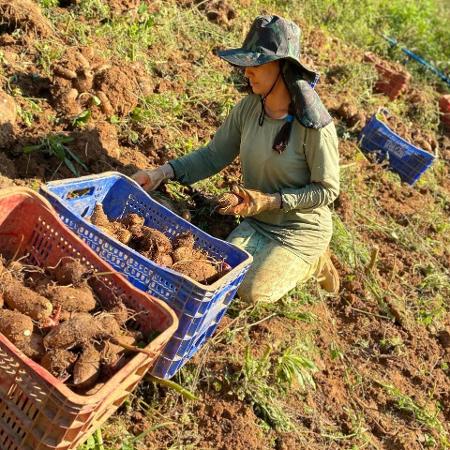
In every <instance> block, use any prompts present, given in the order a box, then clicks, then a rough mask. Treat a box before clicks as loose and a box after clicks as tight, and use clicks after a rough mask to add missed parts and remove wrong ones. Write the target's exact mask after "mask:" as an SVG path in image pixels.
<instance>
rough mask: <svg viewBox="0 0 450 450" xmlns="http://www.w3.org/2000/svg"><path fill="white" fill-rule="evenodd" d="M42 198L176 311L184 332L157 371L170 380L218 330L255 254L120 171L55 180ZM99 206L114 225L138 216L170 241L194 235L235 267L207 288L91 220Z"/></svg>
mask: <svg viewBox="0 0 450 450" xmlns="http://www.w3.org/2000/svg"><path fill="white" fill-rule="evenodd" d="M41 193H42V194H43V195H44V196H45V197H47V199H48V200H49V201H50V203H51V204H52V206H53V207H54V208H55V209H56V211H57V213H58V214H59V216H60V217H61V219H62V220H63V221H64V223H65V224H66V225H67V226H68V227H69V228H70V229H71V230H73V231H74V232H75V233H76V234H77V235H78V236H80V237H81V238H82V239H83V240H84V241H85V242H86V243H87V244H88V245H89V246H90V247H91V248H92V249H93V250H94V251H95V252H96V253H97V254H98V255H99V256H100V257H101V258H103V259H104V260H105V261H107V262H108V263H109V264H111V266H113V267H114V269H116V270H117V271H118V272H120V273H122V274H124V275H125V276H126V277H127V278H128V280H129V281H130V282H131V283H132V284H133V285H134V286H136V287H138V288H139V289H141V290H143V291H145V292H149V293H150V294H152V295H154V296H155V297H157V298H160V299H161V300H164V301H165V302H166V303H167V304H168V305H169V306H171V307H172V308H173V309H174V310H175V312H176V313H177V315H178V318H179V322H180V324H179V327H178V329H177V331H176V332H175V334H174V336H173V338H172V339H171V340H170V341H169V343H168V344H167V346H166V347H165V349H164V351H163V353H162V354H161V356H160V357H159V359H158V360H157V361H156V363H155V366H154V367H153V369H152V374H153V375H154V376H157V377H160V378H171V377H172V376H173V375H174V374H175V373H176V372H177V370H178V369H180V368H181V367H182V366H183V365H184V364H185V363H186V362H187V361H188V360H189V359H190V358H191V357H192V356H193V355H194V354H195V353H196V352H197V351H198V350H199V349H200V347H201V346H202V345H203V344H204V343H205V342H206V341H207V339H208V338H209V337H210V336H211V335H212V334H213V333H214V331H215V330H216V328H217V325H218V324H219V322H220V320H221V319H222V317H223V316H224V314H225V312H226V310H227V308H228V305H229V304H230V302H231V301H232V299H233V297H234V294H235V293H236V290H237V288H238V286H239V285H240V283H241V282H242V279H243V278H244V275H245V273H246V272H247V270H248V269H249V267H250V263H251V261H252V257H251V255H249V254H248V253H247V252H245V251H244V250H241V249H239V248H238V247H236V246H234V245H232V244H230V243H228V242H225V241H222V240H221V239H217V238H214V237H212V236H210V235H209V234H207V233H205V232H204V231H202V230H200V229H199V228H197V227H196V226H194V225H192V224H191V223H189V222H187V221H186V220H184V219H182V218H181V217H179V216H177V215H176V214H175V213H173V212H172V211H170V210H169V209H167V208H165V207H164V206H162V205H161V204H159V203H158V202H156V201H155V200H153V199H152V198H151V197H150V196H149V195H148V194H147V193H146V192H145V191H144V190H143V189H142V188H141V187H140V186H138V185H137V184H136V183H135V182H134V181H132V180H131V179H130V178H128V177H126V176H125V175H122V174H120V173H117V172H105V173H103V174H99V175H91V176H85V177H80V178H71V179H67V180H60V181H53V182H51V183H48V184H47V185H44V186H42V187H41ZM97 203H101V204H102V206H103V209H104V211H105V213H106V215H107V216H108V218H109V219H110V220H114V219H118V218H120V217H123V216H125V215H127V214H129V213H137V214H139V215H140V216H142V217H145V225H147V226H149V227H152V228H156V229H158V230H160V231H162V232H163V233H164V234H165V235H166V236H168V237H170V238H174V237H175V236H178V235H179V234H181V233H184V232H191V233H192V234H193V235H194V238H195V244H196V246H197V247H198V248H201V249H202V250H205V251H206V252H207V253H208V254H209V255H211V256H212V257H214V258H215V259H216V260H219V261H223V262H224V263H225V264H227V265H228V266H229V267H231V269H230V271H229V272H227V273H226V274H225V275H224V276H223V277H221V278H220V279H218V280H217V281H215V282H214V283H212V284H211V285H204V284H200V283H198V282H196V281H194V280H193V279H191V278H189V277H187V276H185V275H182V274H180V273H178V272H176V271H174V270H171V269H169V268H166V267H161V266H159V265H157V264H156V263H154V262H153V261H151V260H149V259H147V258H145V257H144V256H142V255H141V254H140V253H138V252H137V251H135V250H133V249H132V248H130V247H128V246H126V245H124V244H122V243H120V242H119V241H118V240H116V239H114V238H112V237H110V236H108V235H106V234H105V233H103V232H102V231H100V230H99V229H98V228H97V227H96V226H94V225H92V224H91V223H90V222H89V221H87V220H86V219H88V218H89V217H90V216H91V215H92V212H93V210H94V207H95V205H96V204H97Z"/></svg>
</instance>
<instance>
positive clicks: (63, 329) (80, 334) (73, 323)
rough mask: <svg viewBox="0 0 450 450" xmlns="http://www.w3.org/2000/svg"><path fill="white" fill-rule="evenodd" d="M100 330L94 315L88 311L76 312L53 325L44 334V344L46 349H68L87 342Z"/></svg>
mask: <svg viewBox="0 0 450 450" xmlns="http://www.w3.org/2000/svg"><path fill="white" fill-rule="evenodd" d="M100 331H101V330H100V328H99V326H98V323H97V322H96V320H95V319H94V317H92V316H91V315H90V314H88V313H78V314H77V315H76V316H75V317H74V318H72V319H69V320H66V321H65V322H62V323H60V324H59V325H57V326H56V327H54V328H53V329H52V330H51V331H50V332H49V333H48V334H47V336H45V338H44V346H45V348H47V349H52V348H63V349H70V348H72V347H75V346H76V345H81V344H85V343H87V342H89V341H90V340H91V339H92V338H94V337H95V336H96V335H97V334H98V333H99V332H100Z"/></svg>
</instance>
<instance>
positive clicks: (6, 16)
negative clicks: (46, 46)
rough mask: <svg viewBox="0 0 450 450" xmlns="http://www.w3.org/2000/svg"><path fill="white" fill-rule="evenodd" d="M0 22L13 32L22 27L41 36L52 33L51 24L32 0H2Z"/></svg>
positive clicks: (0, 2) (0, 3) (0, 0)
mask: <svg viewBox="0 0 450 450" xmlns="http://www.w3.org/2000/svg"><path fill="white" fill-rule="evenodd" d="M0 24H2V25H4V26H6V27H7V29H8V31H9V32H11V33H12V32H13V31H14V30H16V29H17V28H20V29H22V30H23V31H25V32H29V31H30V32H32V33H35V34H37V35H39V36H41V37H46V36H49V35H51V34H52V30H51V27H50V24H49V23H48V20H47V19H46V18H45V17H44V16H43V15H42V13H41V10H40V8H39V6H38V5H36V3H33V2H32V1H30V0H0Z"/></svg>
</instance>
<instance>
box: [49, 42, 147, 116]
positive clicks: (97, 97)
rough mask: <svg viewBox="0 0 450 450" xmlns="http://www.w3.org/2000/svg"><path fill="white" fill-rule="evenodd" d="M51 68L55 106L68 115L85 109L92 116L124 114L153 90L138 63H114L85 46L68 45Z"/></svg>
mask: <svg viewBox="0 0 450 450" xmlns="http://www.w3.org/2000/svg"><path fill="white" fill-rule="evenodd" d="M52 70H53V83H52V88H51V93H52V95H53V98H54V105H55V108H56V110H57V111H59V112H60V113H61V114H63V115H66V116H69V117H75V116H77V115H79V114H81V113H82V112H83V111H86V110H88V109H90V110H91V111H92V114H93V115H94V117H96V118H101V117H102V115H104V116H105V117H107V118H109V117H111V116H113V115H117V116H124V115H127V114H129V113H130V112H131V111H132V110H133V109H134V108H135V107H136V106H137V104H138V98H139V96H143V97H145V96H146V95H148V94H149V93H150V92H152V89H153V87H152V85H151V82H150V80H149V79H148V77H147V76H146V75H145V72H144V70H143V69H142V67H140V66H139V65H138V64H134V65H125V66H123V65H120V66H119V65H117V63H116V65H114V62H111V61H106V60H104V59H103V58H100V57H98V56H97V55H96V54H95V53H94V51H93V50H92V49H91V48H89V47H80V48H70V49H69V50H67V51H66V53H65V55H64V56H63V57H62V58H61V59H60V60H58V61H56V62H55V63H54V64H53V66H52Z"/></svg>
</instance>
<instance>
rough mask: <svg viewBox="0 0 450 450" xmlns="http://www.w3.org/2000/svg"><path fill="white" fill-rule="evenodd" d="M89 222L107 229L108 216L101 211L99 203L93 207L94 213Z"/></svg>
mask: <svg viewBox="0 0 450 450" xmlns="http://www.w3.org/2000/svg"><path fill="white" fill-rule="evenodd" d="M91 222H92V223H93V224H94V225H97V226H101V227H105V228H109V220H108V216H107V215H106V214H105V212H104V211H103V206H102V205H101V204H100V203H97V204H96V205H95V206H94V211H93V213H92V216H91Z"/></svg>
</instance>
